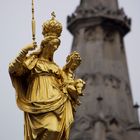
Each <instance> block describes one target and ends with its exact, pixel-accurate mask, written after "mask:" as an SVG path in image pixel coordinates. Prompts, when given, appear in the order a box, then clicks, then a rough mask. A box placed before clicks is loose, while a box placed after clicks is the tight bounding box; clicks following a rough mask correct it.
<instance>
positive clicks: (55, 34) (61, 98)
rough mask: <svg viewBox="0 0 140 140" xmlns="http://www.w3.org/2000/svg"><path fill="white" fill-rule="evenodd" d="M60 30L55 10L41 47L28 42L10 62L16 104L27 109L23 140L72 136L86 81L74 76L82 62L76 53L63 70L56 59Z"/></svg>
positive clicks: (50, 139)
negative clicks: (70, 134)
mask: <svg viewBox="0 0 140 140" xmlns="http://www.w3.org/2000/svg"><path fill="white" fill-rule="evenodd" d="M61 32H62V25H61V23H59V22H58V21H57V20H56V19H55V15H54V13H53V14H52V18H51V19H50V20H49V21H47V22H45V23H44V24H43V31H42V34H43V35H44V39H43V40H42V41H41V45H40V48H39V49H38V50H37V51H36V50H35V48H36V44H35V42H33V43H32V44H29V45H27V46H26V47H24V48H23V49H22V50H21V52H20V53H19V55H18V56H17V57H16V59H15V60H14V61H13V62H12V63H10V65H9V73H10V77H11V80H12V84H13V86H14V88H15V90H16V101H17V105H18V107H19V108H20V109H21V110H22V111H24V119H25V124H24V130H25V133H24V135H25V136H24V140H68V139H69V133H70V127H71V124H72V122H73V121H74V118H73V115H74V111H75V106H76V105H77V104H79V99H78V96H79V95H83V94H82V90H83V88H84V86H85V82H84V81H83V80H81V79H75V77H74V71H75V69H76V68H77V67H78V66H79V64H80V62H81V58H80V56H79V54H78V53H77V52H73V53H72V54H71V55H69V56H68V57H67V61H66V62H67V63H66V65H65V66H64V67H63V68H62V69H61V68H59V66H58V65H57V64H56V63H55V62H54V61H53V55H54V52H55V51H56V50H57V49H58V47H59V45H60V39H59V37H60V35H61ZM32 50H34V51H33V52H29V51H32Z"/></svg>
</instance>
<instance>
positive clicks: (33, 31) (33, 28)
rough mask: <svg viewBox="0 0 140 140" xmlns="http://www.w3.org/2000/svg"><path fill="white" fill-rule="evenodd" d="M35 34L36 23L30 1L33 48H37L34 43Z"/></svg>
mask: <svg viewBox="0 0 140 140" xmlns="http://www.w3.org/2000/svg"><path fill="white" fill-rule="evenodd" d="M35 33H36V22H35V17H34V0H32V40H33V44H34V47H36V46H37V43H36V41H35V39H36V38H35Z"/></svg>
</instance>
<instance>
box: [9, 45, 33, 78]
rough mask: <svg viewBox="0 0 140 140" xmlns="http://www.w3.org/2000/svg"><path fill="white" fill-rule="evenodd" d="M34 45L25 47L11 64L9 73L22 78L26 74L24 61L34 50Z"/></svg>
mask: <svg viewBox="0 0 140 140" xmlns="http://www.w3.org/2000/svg"><path fill="white" fill-rule="evenodd" d="M34 49H35V46H34V44H29V45H27V46H26V47H24V48H23V49H22V50H21V51H20V53H19V54H18V56H17V57H16V58H15V60H14V61H13V62H11V63H10V64H9V73H10V74H12V75H15V76H20V75H22V74H23V73H25V71H26V68H25V67H24V65H23V62H24V60H25V59H26V56H27V54H28V52H29V51H31V50H34Z"/></svg>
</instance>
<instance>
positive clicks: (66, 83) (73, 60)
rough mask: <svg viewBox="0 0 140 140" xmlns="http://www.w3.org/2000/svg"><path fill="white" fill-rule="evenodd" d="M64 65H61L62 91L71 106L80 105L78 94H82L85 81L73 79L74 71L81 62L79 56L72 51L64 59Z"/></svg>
mask: <svg viewBox="0 0 140 140" xmlns="http://www.w3.org/2000/svg"><path fill="white" fill-rule="evenodd" d="M66 62H67V63H66V65H65V66H64V67H63V74H62V76H63V85H62V91H63V93H65V94H66V95H67V96H68V97H69V98H70V100H71V103H72V105H73V108H74V109H75V106H76V105H80V101H79V99H78V97H79V96H83V93H82V90H83V89H84V88H85V82H84V81H83V80H82V79H75V76H74V71H75V70H76V68H77V67H78V66H79V65H80V63H81V57H80V55H79V53H77V52H76V51H74V52H72V53H71V54H70V55H69V56H68V57H67V59H66Z"/></svg>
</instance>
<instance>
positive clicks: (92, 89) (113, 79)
mask: <svg viewBox="0 0 140 140" xmlns="http://www.w3.org/2000/svg"><path fill="white" fill-rule="evenodd" d="M67 21H68V30H69V31H70V32H71V33H72V35H73V44H72V51H74V50H76V51H78V52H79V53H80V55H81V57H82V64H81V65H80V67H79V68H78V70H77V72H76V75H77V76H78V77H81V78H82V79H84V80H85V81H86V89H85V91H84V94H85V96H84V97H82V98H81V101H82V104H81V105H80V106H79V107H78V109H77V112H76V114H75V123H74V125H73V127H72V130H71V138H70V139H71V140H140V126H139V119H138V105H134V104H133V99H132V93H131V87H130V81H129V75H128V68H127V62H126V54H125V48H124V42H123V38H124V36H125V35H126V34H127V33H128V32H129V31H130V26H131V19H130V18H128V17H127V16H126V14H125V12H124V10H123V9H119V6H118V1H117V0H106V1H105V0H81V2H80V4H79V6H78V7H77V8H76V10H75V12H74V13H73V14H72V15H71V16H69V17H68V19H67Z"/></svg>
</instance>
